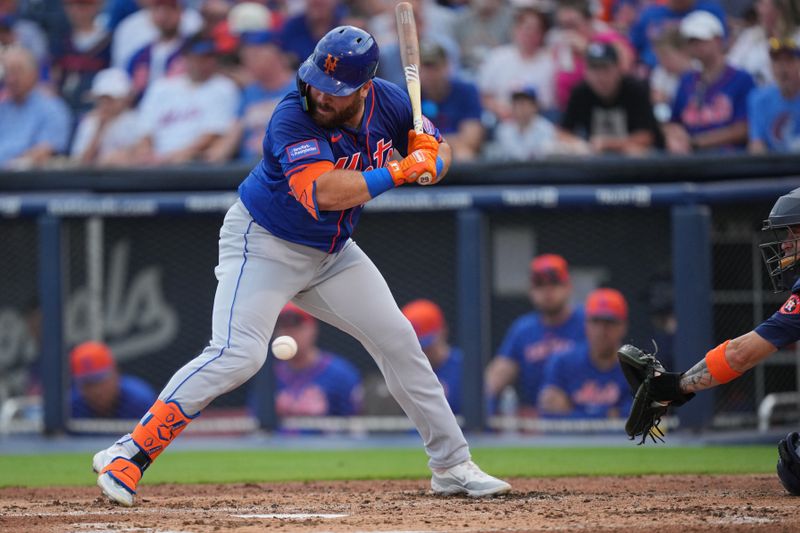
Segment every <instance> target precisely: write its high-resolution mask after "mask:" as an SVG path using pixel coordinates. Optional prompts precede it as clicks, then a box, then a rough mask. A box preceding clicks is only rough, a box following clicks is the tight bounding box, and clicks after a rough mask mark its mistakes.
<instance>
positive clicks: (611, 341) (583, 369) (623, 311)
mask: <svg viewBox="0 0 800 533" xmlns="http://www.w3.org/2000/svg"><path fill="white" fill-rule="evenodd" d="M584 309H585V314H586V321H585V328H586V342H582V343H579V344H576V345H575V347H574V348H573V349H571V350H568V351H565V352H561V353H559V354H556V355H554V356H552V357H550V358H549V359H548V360H547V364H546V365H545V368H544V379H543V383H542V389H541V392H540V393H539V404H538V407H539V413H540V414H541V415H543V416H551V417H558V418H618V417H620V416H627V415H628V412H629V411H630V409H631V400H632V398H631V396H630V394H628V382H627V381H626V380H625V376H624V375H623V374H622V369H621V368H620V366H619V361H618V359H617V350H619V348H620V346H622V339H623V338H624V337H625V335H626V334H627V332H628V302H627V301H625V297H624V296H623V295H622V293H621V292H619V291H618V290H616V289H607V288H602V289H595V290H594V291H592V292H591V293H589V296H588V297H587V298H586V303H585V306H584Z"/></svg>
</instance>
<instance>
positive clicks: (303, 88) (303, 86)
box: [295, 73, 308, 112]
mask: <svg viewBox="0 0 800 533" xmlns="http://www.w3.org/2000/svg"><path fill="white" fill-rule="evenodd" d="M295 80H296V82H297V92H299V93H300V105H302V106H303V111H305V112H308V84H307V83H306V82H304V81H303V80H301V79H300V73H298V74H297V77H296V78H295Z"/></svg>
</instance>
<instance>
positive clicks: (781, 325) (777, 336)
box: [755, 279, 800, 348]
mask: <svg viewBox="0 0 800 533" xmlns="http://www.w3.org/2000/svg"><path fill="white" fill-rule="evenodd" d="M755 331H756V333H758V334H759V335H761V336H762V337H763V338H764V339H765V340H767V341H768V342H770V343H771V344H772V345H773V346H775V347H776V348H783V347H784V346H788V345H789V344H792V343H794V342H797V341H798V340H800V279H798V280H797V281H795V283H794V286H793V287H792V294H791V295H790V296H789V299H788V300H786V302H785V303H784V304H783V305H782V306H781V308H780V309H778V310H777V311H776V312H775V314H774V315H772V316H771V317H769V318H768V319H766V320H765V321H764V322H762V323H761V324H760V325H759V326H758V327H757V328H756V329H755Z"/></svg>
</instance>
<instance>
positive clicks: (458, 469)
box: [431, 461, 511, 498]
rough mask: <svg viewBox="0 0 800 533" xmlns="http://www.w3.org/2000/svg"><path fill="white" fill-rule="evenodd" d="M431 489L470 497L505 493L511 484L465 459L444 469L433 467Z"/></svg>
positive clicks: (440, 492) (437, 492)
mask: <svg viewBox="0 0 800 533" xmlns="http://www.w3.org/2000/svg"><path fill="white" fill-rule="evenodd" d="M431 489H433V492H435V493H436V494H443V495H452V494H466V495H467V496H470V497H472V498H480V497H482V496H495V495H498V494H505V493H507V492H509V491H510V490H511V485H509V484H508V483H506V482H505V481H503V480H502V479H497V478H496V477H492V476H490V475H489V474H487V473H486V472H484V471H483V470H481V469H480V468H479V467H478V465H476V464H475V463H473V462H472V461H466V462H463V463H461V464H458V465H456V466H451V467H450V468H446V469H442V470H439V469H434V470H433V477H431Z"/></svg>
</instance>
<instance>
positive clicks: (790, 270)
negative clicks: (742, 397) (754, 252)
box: [649, 188, 800, 496]
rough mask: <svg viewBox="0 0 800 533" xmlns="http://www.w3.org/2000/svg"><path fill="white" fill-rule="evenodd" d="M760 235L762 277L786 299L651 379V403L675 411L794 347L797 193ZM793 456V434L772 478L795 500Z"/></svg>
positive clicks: (797, 483)
mask: <svg viewBox="0 0 800 533" xmlns="http://www.w3.org/2000/svg"><path fill="white" fill-rule="evenodd" d="M763 230H764V231H771V232H774V233H775V240H772V241H769V242H766V243H764V244H762V245H761V251H762V255H763V257H764V262H765V263H766V266H767V272H768V273H769V276H770V279H771V280H772V283H773V286H774V288H775V292H780V291H784V290H787V289H789V288H791V294H790V295H789V299H788V300H786V302H785V303H784V304H783V305H782V306H781V307H780V309H778V311H776V312H775V314H773V315H772V316H771V317H770V318H768V319H767V320H765V321H764V322H762V323H761V324H760V325H759V326H757V327H756V328H755V329H754V330H753V331H751V332H749V333H746V334H744V335H742V336H740V337H737V338H735V339H731V340H727V341H725V342H723V343H722V344H720V345H719V346H717V347H716V348H714V349H712V350H710V351H709V352H708V353H707V354H706V355H705V357H704V358H703V359H701V360H700V361H698V362H697V363H696V364H695V365H694V366H693V367H692V368H690V369H689V370H687V371H686V372H683V373H677V372H664V373H661V374H660V375H659V374H656V377H655V378H654V379H652V380H651V385H650V386H649V391H650V393H651V394H652V398H653V399H655V400H658V401H662V402H676V403H677V404H679V405H680V404H682V403H685V402H687V401H689V400H691V399H692V398H693V397H694V394H695V393H696V392H698V391H701V390H705V389H710V388H712V387H716V386H718V385H721V384H723V383H728V382H729V381H733V380H734V379H736V378H738V377H739V376H741V375H742V374H744V373H745V372H746V371H748V370H750V369H751V368H753V367H754V366H756V365H757V364H758V363H759V362H761V361H763V360H764V359H766V358H767V357H769V356H770V355H771V354H772V353H774V352H775V351H776V350H777V349H778V348H783V347H785V346H789V345H790V344H793V343H796V342H798V341H800V279H798V277H799V276H800V188H798V189H795V190H793V191H792V192H790V193H789V194H786V195H784V196H781V197H780V198H778V201H777V202H775V205H774V206H773V207H772V211H770V214H769V218H768V219H767V220H765V221H764V227H763ZM799 453H800V434H798V433H797V432H792V433H789V435H788V436H787V437H786V438H785V439H782V440H781V441H780V442H779V443H778V454H779V460H778V477H779V478H780V480H781V483H783V486H784V487H785V488H786V490H787V491H789V492H790V493H791V494H794V495H795V496H800V456H798V454H799Z"/></svg>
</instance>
